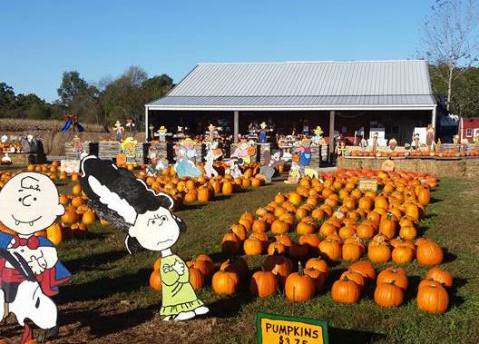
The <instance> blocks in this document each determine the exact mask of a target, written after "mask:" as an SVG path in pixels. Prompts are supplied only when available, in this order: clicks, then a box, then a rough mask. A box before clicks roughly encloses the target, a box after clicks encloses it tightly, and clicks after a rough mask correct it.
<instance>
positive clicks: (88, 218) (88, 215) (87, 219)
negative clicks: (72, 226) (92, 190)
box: [81, 210, 96, 225]
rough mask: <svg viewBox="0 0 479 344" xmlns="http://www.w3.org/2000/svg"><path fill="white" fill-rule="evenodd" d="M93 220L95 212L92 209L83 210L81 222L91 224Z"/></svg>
mask: <svg viewBox="0 0 479 344" xmlns="http://www.w3.org/2000/svg"><path fill="white" fill-rule="evenodd" d="M95 220H96V215H95V212H94V211H92V210H88V211H86V212H84V213H83V215H82V219H81V221H82V223H83V224H85V225H91V224H93V223H94V222H95Z"/></svg>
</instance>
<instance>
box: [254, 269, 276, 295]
mask: <svg viewBox="0 0 479 344" xmlns="http://www.w3.org/2000/svg"><path fill="white" fill-rule="evenodd" d="M278 287H279V284H278V280H277V278H276V276H275V275H274V274H273V272H271V271H256V272H255V273H254V274H253V276H252V277H251V282H250V291H251V293H252V294H253V295H256V296H259V297H261V298H263V297H268V296H270V295H273V294H275V293H276V292H277V290H278Z"/></svg>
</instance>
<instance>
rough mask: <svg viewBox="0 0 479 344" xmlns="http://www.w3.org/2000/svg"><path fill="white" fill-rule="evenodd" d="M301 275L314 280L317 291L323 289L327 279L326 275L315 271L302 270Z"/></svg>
mask: <svg viewBox="0 0 479 344" xmlns="http://www.w3.org/2000/svg"><path fill="white" fill-rule="evenodd" d="M303 273H304V274H305V275H307V276H309V277H311V278H312V279H313V280H314V283H315V285H316V290H317V291H319V290H321V289H323V287H324V285H325V283H326V279H327V277H328V275H327V273H325V272H323V271H320V270H316V269H304V271H303Z"/></svg>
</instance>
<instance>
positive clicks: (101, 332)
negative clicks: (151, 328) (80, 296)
mask: <svg viewBox="0 0 479 344" xmlns="http://www.w3.org/2000/svg"><path fill="white" fill-rule="evenodd" d="M159 309H160V306H159V305H156V304H154V305H150V306H147V307H142V308H136V309H134V310H130V311H125V312H118V313H115V314H101V313H100V312H98V310H97V309H91V308H88V309H85V308H79V309H74V310H72V311H64V312H63V313H62V315H61V317H60V319H59V320H60V324H59V325H60V326H65V325H69V324H74V323H77V322H80V323H81V324H82V326H83V327H87V328H90V332H91V334H92V335H93V336H95V337H103V336H106V335H109V334H112V333H116V332H119V331H124V330H125V329H128V328H132V327H135V326H137V325H140V324H142V323H145V322H147V321H149V320H151V319H153V318H154V317H155V314H156V313H157V312H158V311H159Z"/></svg>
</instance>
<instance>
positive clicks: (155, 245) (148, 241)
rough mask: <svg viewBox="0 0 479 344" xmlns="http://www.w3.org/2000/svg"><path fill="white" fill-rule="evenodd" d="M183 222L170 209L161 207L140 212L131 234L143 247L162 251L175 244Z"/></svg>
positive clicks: (130, 231) (131, 228)
mask: <svg viewBox="0 0 479 344" xmlns="http://www.w3.org/2000/svg"><path fill="white" fill-rule="evenodd" d="M180 226H183V222H182V221H181V220H180V219H179V218H178V217H176V216H174V215H173V214H172V213H171V212H170V211H169V210H168V209H166V208H163V207H161V208H159V209H157V210H154V211H147V212H146V213H144V214H139V215H138V217H137V219H136V222H135V225H134V226H133V227H130V230H129V235H130V236H131V237H133V238H135V239H136V240H138V242H139V243H140V245H141V246H142V247H144V248H145V249H147V250H151V251H162V250H166V249H168V248H170V247H171V246H173V245H174V244H175V243H176V241H177V240H178V237H179V236H180Z"/></svg>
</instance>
